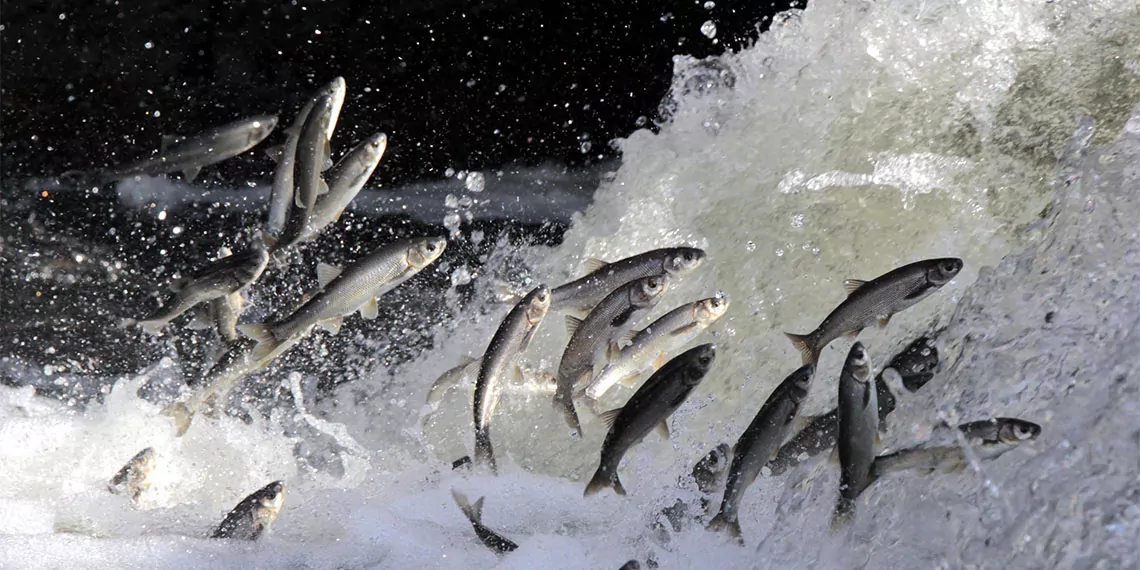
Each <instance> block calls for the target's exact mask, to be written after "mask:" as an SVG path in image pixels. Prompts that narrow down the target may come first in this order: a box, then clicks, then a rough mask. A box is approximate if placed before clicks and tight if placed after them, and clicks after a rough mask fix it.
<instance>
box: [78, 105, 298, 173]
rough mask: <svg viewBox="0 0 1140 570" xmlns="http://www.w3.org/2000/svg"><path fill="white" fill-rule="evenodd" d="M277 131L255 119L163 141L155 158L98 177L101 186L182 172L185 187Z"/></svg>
mask: <svg viewBox="0 0 1140 570" xmlns="http://www.w3.org/2000/svg"><path fill="white" fill-rule="evenodd" d="M276 127H277V117H276V116H274V115H257V116H254V117H249V118H246V119H241V120H238V121H234V122H232V123H228V124H226V125H222V126H220V127H217V128H213V129H209V130H206V131H203V132H201V133H199V134H197V135H194V136H192V137H188V138H184V139H183V138H179V137H163V147H162V149H161V150H160V151H159V153H158V156H155V157H152V158H147V159H143V160H140V161H138V162H134V163H131V164H127V165H124V166H118V167H114V168H110V169H107V170H104V171H101V172H99V173H97V175H96V178H97V180H98V181H99V183H100V184H106V183H109V182H115V181H118V180H122V179H124V178H130V177H133V176H143V175H147V176H158V175H160V174H169V173H171V172H181V173H182V178H183V180H185V181H186V182H187V183H190V182H193V181H194V179H195V178H197V176H198V173H199V172H200V171H201V170H202V168H204V167H206V166H209V165H211V164H216V163H218V162H221V161H223V160H226V159H228V158H233V157H235V156H237V155H239V154H241V153H243V152H245V151H247V150H249V149H251V148H253V147H255V146H257V144H258V143H260V142H261V141H263V140H265V137H268V136H269V133H271V132H273V129H274V128H276Z"/></svg>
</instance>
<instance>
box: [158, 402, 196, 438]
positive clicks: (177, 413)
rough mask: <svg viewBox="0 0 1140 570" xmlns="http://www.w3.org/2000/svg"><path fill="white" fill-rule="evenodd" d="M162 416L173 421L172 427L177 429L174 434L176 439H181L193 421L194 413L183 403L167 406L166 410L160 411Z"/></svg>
mask: <svg viewBox="0 0 1140 570" xmlns="http://www.w3.org/2000/svg"><path fill="white" fill-rule="evenodd" d="M162 415H164V416H169V417H170V418H172V419H173V420H174V425H175V427H177V428H178V432H177V434H176V435H177V436H178V437H182V435H183V434H185V433H186V430H188V429H190V420H192V419H194V411H193V410H191V409H190V406H187V405H186V404H185V403H184V402H174V403H173V404H171V405H169V406H167V407H166V409H164V410H162Z"/></svg>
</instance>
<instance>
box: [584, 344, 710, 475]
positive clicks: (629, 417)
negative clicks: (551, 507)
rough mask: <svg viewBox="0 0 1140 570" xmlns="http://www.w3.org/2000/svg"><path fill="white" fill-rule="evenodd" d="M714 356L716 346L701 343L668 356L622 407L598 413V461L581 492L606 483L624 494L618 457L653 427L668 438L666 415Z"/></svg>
mask: <svg viewBox="0 0 1140 570" xmlns="http://www.w3.org/2000/svg"><path fill="white" fill-rule="evenodd" d="M715 359H716V347H714V346H713V345H711V344H702V345H700V346H697V347H695V348H692V349H689V350H688V351H686V352H684V353H682V354H681V355H680V356H678V357H676V358H674V359H673V360H670V361H669V362H668V363H666V364H665V366H662V367H661V369H660V370H658V371H657V372H656V373H655V374H654V375H653V376H651V377H650V378H649V380H648V381H646V382H645V384H643V385H642V386H641V388H639V389H638V390H637V392H636V393H634V395H633V397H631V398H630V399H629V402H627V403H626V405H625V407H622V408H618V409H616V410H610V411H609V412H606V413H605V414H602V422H603V423H605V424H606V426H607V427H608V428H609V431H608V432H607V433H606V439H605V441H604V442H603V443H602V453H601V463H600V465H598V470H597V471H596V472H595V473H594V477H593V478H592V479H590V482H589V484H587V485H586V490H585V492H584V493H583V494H584V495H586V496H589V495H593V494H594V493H597V492H598V491H601V490H602V489H604V488H606V487H610V488H612V489H613V490H614V492H615V493H617V494H619V495H625V494H626V493H625V487H623V486H622V484H621V480H620V479H618V466H619V465H620V464H621V459H622V457H624V456H625V454H626V452H627V451H629V449H630V448H631V447H633V446H634V445H636V444H637V443H638V442H640V441H641V440H642V439H644V438H645V436H646V435H648V434H649V432H650V431H652V430H653V429H657V430H658V432H659V433H660V434H661V435H662V436H663V437H666V438H668V436H669V424H668V420H669V416H670V415H672V413H673V412H674V411H676V410H677V408H679V407H680V406H681V404H682V403H684V401H685V399H686V398H688V396H689V394H690V393H691V392H692V391H693V388H696V387H697V385H698V384H700V383H701V380H702V379H704V377H705V374H707V373H708V371H709V369H710V368H712V365H713V361H714V360H715Z"/></svg>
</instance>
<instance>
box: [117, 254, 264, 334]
mask: <svg viewBox="0 0 1140 570" xmlns="http://www.w3.org/2000/svg"><path fill="white" fill-rule="evenodd" d="M268 263H269V252H268V251H267V250H266V249H265V246H264V245H263V244H262V242H261V240H257V239H255V240H253V243H252V244H251V250H250V251H248V252H246V253H244V254H242V255H232V256H229V257H223V258H220V259H218V260H217V261H215V262H214V263H212V264H211V265H209V266H208V267H206V268H205V269H203V270H202V271H200V272H199V273H197V274H196V275H194V276H193V277H190V278H189V279H187V280H185V284H176V285H175V288H176V289H177V294H176V295H175V296H174V299H173V300H172V301H170V302H168V303H166V304H165V305H164V306H163V308H162V309H159V310H158V311H157V312H156V313H155V314H153V315H151V316H150V317H148V318H146V319H144V320H142V321H132V320H128V321H127V324H132V323H133V324H137V325H139V326H140V327H142V328H143V329H144V330H145V331H147V332H148V333H150V334H161V333H162V329H163V328H164V327H165V326H166V325H167V324H168V323H169V322H170V321H172V320H174V319H176V318H178V316H180V315H181V314H182V313H185V312H186V311H189V310H190V309H192V308H194V307H195V306H197V305H198V304H199V303H204V302H207V301H211V300H213V299H217V298H220V297H224V296H226V295H231V294H233V293H237V292H239V291H241V290H242V289H244V288H245V287H246V286H248V285H249V284H250V283H253V282H254V281H256V280H257V279H258V277H261V273H262V272H263V271H265V266H266V265H267V264H268Z"/></svg>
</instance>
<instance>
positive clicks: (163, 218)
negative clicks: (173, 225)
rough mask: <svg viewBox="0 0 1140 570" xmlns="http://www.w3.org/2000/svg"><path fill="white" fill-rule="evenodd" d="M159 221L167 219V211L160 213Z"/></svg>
mask: <svg viewBox="0 0 1140 570" xmlns="http://www.w3.org/2000/svg"><path fill="white" fill-rule="evenodd" d="M158 219H160V220H165V219H166V210H163V211H161V212H159V213H158Z"/></svg>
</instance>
